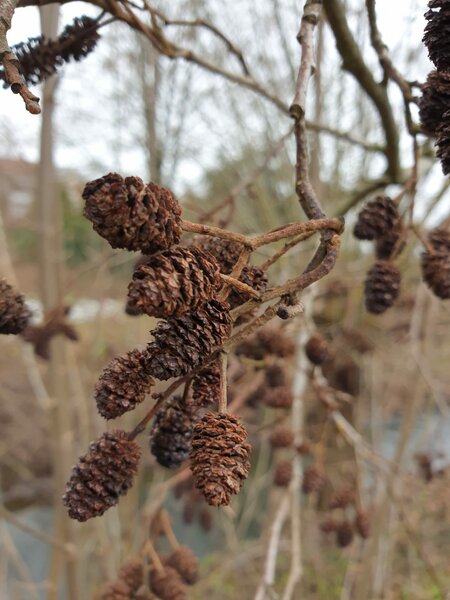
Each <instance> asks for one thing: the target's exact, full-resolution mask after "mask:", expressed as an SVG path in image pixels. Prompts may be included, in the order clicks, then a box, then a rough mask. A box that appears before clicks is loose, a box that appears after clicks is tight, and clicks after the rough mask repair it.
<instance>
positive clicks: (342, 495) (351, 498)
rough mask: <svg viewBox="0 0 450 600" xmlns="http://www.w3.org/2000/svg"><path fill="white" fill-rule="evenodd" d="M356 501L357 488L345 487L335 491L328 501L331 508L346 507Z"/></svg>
mask: <svg viewBox="0 0 450 600" xmlns="http://www.w3.org/2000/svg"><path fill="white" fill-rule="evenodd" d="M354 502H355V490H354V489H353V488H349V487H345V488H341V489H339V490H335V491H334V492H333V494H332V495H331V498H330V501H329V503H328V508H330V509H331V510H332V509H334V508H346V507H347V506H349V505H350V504H353V503H354Z"/></svg>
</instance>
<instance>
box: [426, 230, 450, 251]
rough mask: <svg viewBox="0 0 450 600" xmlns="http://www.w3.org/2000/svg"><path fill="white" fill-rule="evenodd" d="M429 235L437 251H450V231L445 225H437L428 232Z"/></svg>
mask: <svg viewBox="0 0 450 600" xmlns="http://www.w3.org/2000/svg"><path fill="white" fill-rule="evenodd" d="M427 237H428V241H429V242H430V244H431V245H432V246H433V249H434V250H436V252H449V253H450V231H448V230H447V229H444V228H443V227H436V228H435V229H432V230H431V231H430V232H429V233H428V236H427Z"/></svg>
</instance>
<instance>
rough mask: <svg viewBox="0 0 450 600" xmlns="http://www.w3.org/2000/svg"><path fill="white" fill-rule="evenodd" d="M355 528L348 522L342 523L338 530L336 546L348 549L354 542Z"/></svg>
mask: <svg viewBox="0 0 450 600" xmlns="http://www.w3.org/2000/svg"><path fill="white" fill-rule="evenodd" d="M353 537H354V536H353V528H352V525H351V523H349V522H348V521H342V522H341V523H339V524H338V526H337V528H336V544H337V545H338V546H339V547H340V548H346V547H347V546H350V544H351V543H352V542H353Z"/></svg>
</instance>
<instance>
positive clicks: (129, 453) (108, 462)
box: [63, 430, 141, 521]
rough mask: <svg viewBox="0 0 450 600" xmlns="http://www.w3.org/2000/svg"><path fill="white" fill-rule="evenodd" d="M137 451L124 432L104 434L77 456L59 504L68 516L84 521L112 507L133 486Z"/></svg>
mask: <svg viewBox="0 0 450 600" xmlns="http://www.w3.org/2000/svg"><path fill="white" fill-rule="evenodd" d="M140 457H141V450H140V448H139V446H138V444H137V443H136V442H135V441H132V440H129V439H128V434H127V432H126V431H120V430H117V431H113V432H112V433H104V434H103V435H102V436H101V437H100V438H99V439H98V440H95V441H94V442H91V444H90V446H89V450H88V452H87V453H86V454H84V455H83V456H81V457H80V459H79V461H78V463H77V464H76V465H75V466H74V468H73V470H72V475H71V477H70V479H69V481H68V483H67V485H66V491H65V494H64V496H63V503H64V505H65V506H66V507H67V509H68V512H69V516H70V517H71V518H72V519H76V520H77V521H87V520H88V519H92V517H98V516H100V515H102V514H103V513H104V512H105V511H106V510H108V508H111V506H115V505H116V504H117V502H118V501H119V497H120V496H123V495H124V494H126V493H127V491H128V490H129V489H130V487H131V486H132V485H133V478H134V476H135V475H136V472H137V468H138V463H139V459H140Z"/></svg>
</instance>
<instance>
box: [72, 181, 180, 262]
mask: <svg viewBox="0 0 450 600" xmlns="http://www.w3.org/2000/svg"><path fill="white" fill-rule="evenodd" d="M83 199H84V200H85V207H84V216H85V217H87V218H88V219H89V220H90V221H91V222H92V224H93V226H94V229H95V231H96V232H97V233H98V234H99V235H101V236H102V237H103V238H105V239H106V240H107V241H108V242H109V243H110V245H111V246H112V247H113V248H126V249H127V250H140V251H141V252H143V253H144V254H153V253H154V252H158V251H159V250H166V249H167V248H170V247H171V246H172V245H174V244H178V242H179V241H180V237H181V208H180V206H179V204H178V201H177V199H176V198H175V196H174V195H173V194H172V192H171V191H170V190H168V189H166V188H163V187H160V186H158V185H156V184H155V183H151V182H150V183H148V184H147V185H145V184H144V182H143V181H142V179H140V178H139V177H125V178H123V177H122V176H121V175H119V174H118V173H108V174H107V175H105V176H104V177H100V178H99V179H94V180H93V181H90V182H88V183H87V184H86V186H85V188H84V191H83Z"/></svg>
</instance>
